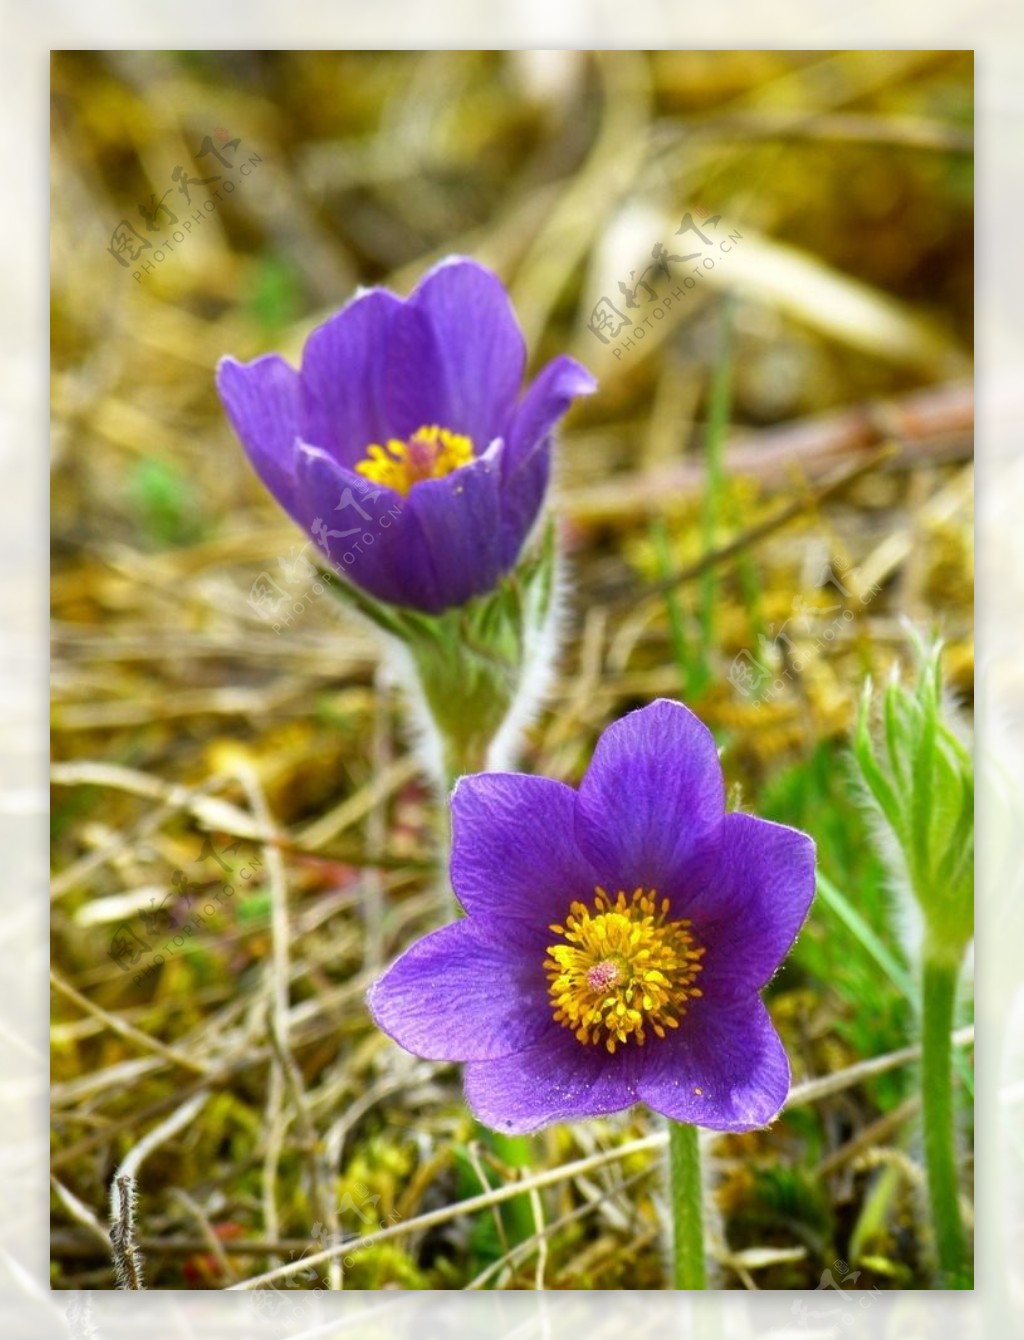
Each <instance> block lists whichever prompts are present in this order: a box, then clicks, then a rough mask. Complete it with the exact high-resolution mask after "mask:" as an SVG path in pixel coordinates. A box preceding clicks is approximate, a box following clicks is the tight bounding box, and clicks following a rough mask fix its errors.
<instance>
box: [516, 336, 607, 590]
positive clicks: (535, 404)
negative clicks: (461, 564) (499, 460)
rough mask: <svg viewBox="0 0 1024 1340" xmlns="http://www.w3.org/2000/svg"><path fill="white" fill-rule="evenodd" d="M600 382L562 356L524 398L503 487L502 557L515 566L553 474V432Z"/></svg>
mask: <svg viewBox="0 0 1024 1340" xmlns="http://www.w3.org/2000/svg"><path fill="white" fill-rule="evenodd" d="M596 389H597V382H596V381H595V380H594V378H593V377H592V376H591V375H590V373H589V372H588V371H587V370H586V368H584V367H582V366H581V365H580V364H579V363H577V362H576V361H575V359H572V358H569V357H567V356H566V355H564V354H563V355H562V356H561V357H559V358H555V359H553V360H552V361H551V362H550V363H548V364H547V366H546V367H544V368H543V369H542V370H541V371H540V373H539V374H538V375H537V377H536V378H535V379H534V381H533V382H532V384H531V385H530V388H529V390H528V391H527V392H526V394H525V395H524V396H523V399H522V401H521V402H520V404H519V406H518V408H517V409H516V412H515V415H514V417H513V419H512V425H511V427H510V429H509V433H508V444H507V447H506V451H505V460H504V480H503V486H502V513H503V517H502V557H503V560H504V562H505V564H506V565H508V566H511V564H513V563H514V562H515V561H516V559H517V557H518V556H519V550H520V549H521V548H522V545H523V541H524V540H525V539H526V536H527V535H528V534H529V532H530V528H531V527H532V525H533V523H534V521H535V520H536V519H537V513H538V512H539V511H540V507H541V504H542V503H543V501H544V494H545V492H546V490H547V486H548V480H549V478H550V475H551V434H552V432H553V430H554V427H555V424H556V423H557V422H558V420H559V419H560V418H561V417H562V415H563V414H564V413H565V412H566V410H567V409H568V408H569V406H570V405H571V403H572V401H573V400H574V399H575V397H576V396H580V395H590V393H591V392H592V391H594V390H596Z"/></svg>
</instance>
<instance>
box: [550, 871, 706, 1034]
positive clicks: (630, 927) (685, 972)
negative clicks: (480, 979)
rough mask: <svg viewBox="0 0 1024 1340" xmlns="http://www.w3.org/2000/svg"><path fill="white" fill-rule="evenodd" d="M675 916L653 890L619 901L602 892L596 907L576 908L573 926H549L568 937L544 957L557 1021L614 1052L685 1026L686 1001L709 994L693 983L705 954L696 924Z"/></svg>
mask: <svg viewBox="0 0 1024 1340" xmlns="http://www.w3.org/2000/svg"><path fill="white" fill-rule="evenodd" d="M669 912H670V907H669V900H668V899H667V898H662V899H661V900H660V902H659V900H658V895H657V893H656V892H655V891H654V890H653V889H650V890H648V891H647V892H645V891H644V890H643V889H636V890H634V892H633V893H632V895H628V896H627V895H626V894H625V893H623V892H622V891H621V890H620V891H619V893H618V894H617V896H616V897H615V898H614V900H613V899H612V898H610V897H609V895H608V894H607V893H605V891H604V889H601V888H598V889H597V890H595V898H594V904H593V906H592V907H587V906H586V904H585V903H580V902H575V903H573V904H572V906H571V907H570V908H569V915H568V917H566V920H565V925H564V926H550V927H549V928H548V929H549V930H552V931H554V932H555V934H556V935H560V936H561V937H562V941H561V943H559V944H555V945H549V946H548V954H549V955H550V958H547V959H545V960H544V968H545V970H546V972H547V975H548V979H549V985H548V995H549V996H550V997H551V1004H552V1007H553V1012H554V1017H555V1022H556V1023H559V1024H563V1025H564V1026H565V1027H566V1028H571V1029H572V1031H573V1033H574V1034H575V1035H576V1037H577V1039H578V1040H579V1041H580V1042H583V1043H595V1044H596V1043H601V1042H603V1043H604V1045H605V1047H607V1049H608V1051H610V1052H614V1051H615V1048H616V1047H617V1046H618V1044H619V1043H620V1042H627V1041H629V1039H630V1038H633V1039H635V1040H636V1042H637V1044H638V1045H639V1046H642V1045H643V1043H644V1042H645V1041H646V1040H647V1031H646V1030H647V1029H648V1028H650V1029H651V1030H652V1031H653V1032H654V1033H655V1035H656V1036H657V1037H659V1038H663V1037H664V1036H665V1030H666V1028H678V1027H679V1020H680V1018H681V1017H682V1016H683V1015H684V1014H685V1013H686V1001H687V1000H690V999H692V998H694V997H696V996H699V995H700V994H701V992H700V991H699V989H698V988H697V987H695V986H694V985H693V983H694V981H695V980H696V978H697V974H698V973H699V972H700V969H701V963H700V960H701V958H702V956H703V954H704V949H703V947H701V946H699V945H697V944H696V942H695V941H694V939H693V936H692V935H691V934H690V922H689V921H671V920H670V919H669Z"/></svg>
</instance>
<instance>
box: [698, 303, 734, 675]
mask: <svg viewBox="0 0 1024 1340" xmlns="http://www.w3.org/2000/svg"><path fill="white" fill-rule="evenodd" d="M731 398H732V308H731V305H730V301H729V299H728V298H726V299H725V300H724V301H723V303H722V310H721V317H720V325H719V331H718V350H717V353H716V357H715V365H714V369H713V371H712V375H711V388H710V392H709V395H708V423H707V434H706V437H705V442H704V451H705V456H706V479H705V486H704V503H703V507H702V509H701V535H702V539H703V545H704V552H705V553H707V554H710V553H711V552H712V550H713V549H714V547H715V533H716V530H717V527H718V516H719V510H720V503H721V498H722V481H723V473H722V451H723V446H724V442H725V432H726V428H727V427H728V424H729V407H730V404H731ZM717 589H718V575H717V573H716V572H715V570H714V568H708V569H707V570H706V571H705V572H704V573H703V575H702V577H701V601H700V605H701V619H700V626H701V655H700V662H699V665H698V667H697V673H696V676H695V678H696V679H697V684H696V685H694V688H695V690H698V689H700V690H702V689H704V688H705V687H706V686H707V684H708V682H709V680H710V678H711V669H710V658H711V648H712V645H713V643H714V636H715V600H716V595H717Z"/></svg>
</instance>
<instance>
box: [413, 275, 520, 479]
mask: <svg viewBox="0 0 1024 1340" xmlns="http://www.w3.org/2000/svg"><path fill="white" fill-rule="evenodd" d="M408 305H409V307H410V308H411V309H413V310H415V311H417V312H421V313H422V314H423V315H424V316H425V317H426V318H427V319H428V321H429V323H430V326H431V328H432V329H433V332H434V335H435V336H436V340H437V347H438V349H439V350H440V352H441V357H442V359H443V362H444V386H445V390H446V394H447V398H448V416H449V417H448V420H447V421H446V422H445V421H442V420H440V419H438V420H437V422H440V423H441V424H442V427H448V428H451V429H453V430H454V431H455V432H459V433H466V434H468V435H469V436H470V437H471V438H472V439H473V443H474V445H475V447H476V450H477V452H478V453H480V452H482V451H483V450H484V448H485V447H486V446H487V445H488V443H490V442H491V441H493V439H494V438H496V437H502V436H504V434H505V431H506V428H507V426H508V420H509V417H510V415H511V413H512V409H513V407H514V405H515V399H516V396H517V394H518V393H519V387H520V384H521V382H522V379H523V369H524V367H525V365H526V346H525V344H524V342H523V336H522V332H521V331H520V329H519V323H518V321H517V320H516V315H515V312H514V311H513V309H512V304H511V302H510V301H509V297H508V294H507V293H506V292H505V288H504V286H503V284H502V282H501V280H500V279H498V277H497V275H494V274H492V273H491V271H490V270H487V269H485V268H484V266H482V265H479V264H478V263H477V262H476V261H473V260H468V259H466V258H465V257H456V258H453V259H449V260H446V261H444V262H442V263H441V264H440V265H438V266H436V267H435V268H434V269H433V270H431V272H430V273H429V274H428V275H427V276H426V277H425V278H424V279H423V280H422V282H421V283H420V284H419V285H418V287H417V288H416V290H415V292H414V293H413V294H412V296H411V297H410V298H409V304H408ZM421 422H427V420H422V421H421ZM431 422H433V420H431ZM419 426H420V425H419V424H417V425H415V427H419Z"/></svg>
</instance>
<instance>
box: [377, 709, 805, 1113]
mask: <svg viewBox="0 0 1024 1340" xmlns="http://www.w3.org/2000/svg"><path fill="white" fill-rule="evenodd" d="M724 801H725V794H724V785H723V781H722V772H721V768H720V766H719V762H718V754H717V752H716V749H715V744H714V740H713V739H712V736H711V733H710V732H709V731H708V729H707V727H706V726H704V725H703V724H702V723H701V722H700V721H699V720H698V719H697V717H695V716H694V715H693V713H692V712H690V711H688V710H687V709H686V708H685V707H682V706H681V705H680V704H679V703H673V702H667V701H665V700H661V701H658V702H655V703H652V704H651V705H650V706H649V707H645V708H642V709H641V710H639V711H636V712H632V713H630V714H629V715H628V716H626V717H623V718H622V720H620V721H617V722H615V723H614V724H613V725H611V726H609V728H608V729H607V730H606V731H605V733H604V735H603V736H602V737H601V739H600V741H599V742H598V745H597V748H596V750H595V752H594V757H593V761H592V762H591V764H590V767H589V768H588V770H587V773H586V775H585V776H584V778H583V781H582V783H581V785H580V788H579V790H578V791H574V790H573V789H572V788H571V787H568V786H565V785H563V784H562V783H561V782H556V781H551V780H549V779H547V778H544V777H530V776H524V775H517V774H513V773H484V774H480V775H477V776H471V777H464V778H462V780H461V781H460V782H459V783H458V785H457V787H456V789H455V793H454V795H453V797H452V815H453V847H452V864H451V874H452V881H453V883H454V885H455V891H456V893H457V894H458V896H459V900H460V902H461V903H462V905H463V907H464V909H465V911H466V914H467V915H466V917H465V918H464V919H463V920H460V921H457V922H455V923H454V924H453V925H450V926H445V927H443V928H442V929H441V930H438V931H434V932H433V933H432V934H430V935H427V936H426V937H425V938H424V939H422V940H420V941H418V942H417V943H416V944H414V945H413V946H412V947H411V948H410V949H408V950H407V951H406V952H405V953H404V954H403V955H402V956H401V957H400V958H399V959H398V960H397V962H396V963H394V964H393V965H392V967H391V968H390V969H388V971H387V972H386V973H385V974H384V976H383V977H382V978H381V979H380V980H379V981H378V982H376V983H375V984H374V986H373V987H372V988H371V990H370V994H369V1003H370V1009H371V1012H372V1014H373V1017H374V1019H375V1020H376V1022H377V1023H378V1024H379V1025H380V1027H381V1028H382V1029H383V1030H384V1031H385V1032H386V1033H388V1034H390V1036H391V1037H392V1038H394V1039H395V1041H396V1042H398V1043H400V1044H401V1045H402V1046H403V1047H405V1048H406V1049H407V1050H409V1051H411V1052H414V1053H415V1054H417V1055H419V1056H424V1057H428V1058H430V1059H432V1060H440V1061H463V1062H465V1063H466V1066H465V1086H466V1097H467V1099H468V1101H469V1105H470V1107H471V1108H472V1109H473V1112H474V1113H475V1114H476V1116H477V1117H479V1119H480V1120H481V1121H483V1122H485V1123H486V1124H487V1125H489V1126H492V1127H494V1128H496V1129H500V1130H504V1131H515V1132H522V1131H532V1130H536V1129H537V1128H538V1127H541V1126H545V1125H547V1124H549V1123H551V1122H556V1121H571V1120H576V1119H578V1118H582V1117H594V1116H599V1115H601V1114H603V1113H608V1112H615V1111H618V1110H620V1109H622V1108H626V1107H629V1106H631V1105H632V1104H633V1103H636V1102H643V1103H646V1104H647V1105H648V1106H649V1107H652V1108H654V1109H655V1110H656V1111H658V1112H662V1113H664V1114H665V1115H666V1116H668V1117H672V1118H674V1119H675V1120H676V1121H682V1122H690V1123H693V1124H696V1125H700V1126H708V1127H711V1128H713V1129H716V1130H726V1131H745V1130H752V1129H754V1128H755V1127H758V1126H764V1125H766V1124H767V1123H768V1122H769V1121H771V1120H772V1118H773V1117H774V1116H776V1115H777V1113H778V1112H779V1111H780V1109H781V1107H782V1105H783V1103H784V1102H785V1099H786V1094H787V1093H788V1092H789V1080H790V1075H789V1063H788V1061H787V1059H786V1053H785V1051H784V1050H783V1047H782V1044H781V1042H780V1040H779V1037H778V1035H777V1033H776V1032H775V1029H774V1027H773V1026H772V1022H771V1020H770V1018H769V1016H768V1012H767V1010H766V1009H765V1007H764V1005H763V1003H762V1001H761V998H760V994H759V993H760V991H761V988H762V987H763V986H764V985H765V984H766V983H767V981H768V980H769V978H770V977H771V976H772V974H773V973H774V972H775V970H776V968H777V967H778V965H779V963H780V962H781V960H782V959H783V957H784V956H785V955H786V953H787V952H788V950H789V948H790V946H791V945H792V943H793V941H794V939H795V937H796V934H797V931H798V930H799V929H800V927H801V925H802V924H803V921H804V918H805V917H806V916H807V911H808V908H809V907H810V904H811V899H812V898H813V896H814V844H813V843H812V841H811V839H810V838H809V837H807V835H806V834H804V833H800V832H797V831H796V830H795V829H792V828H786V827H783V826H782V825H780V824H774V823H769V822H767V821H766V820H764V819H756V818H754V817H753V816H751V815H747V814H740V813H729V814H727V813H726V812H725V803H724Z"/></svg>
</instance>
